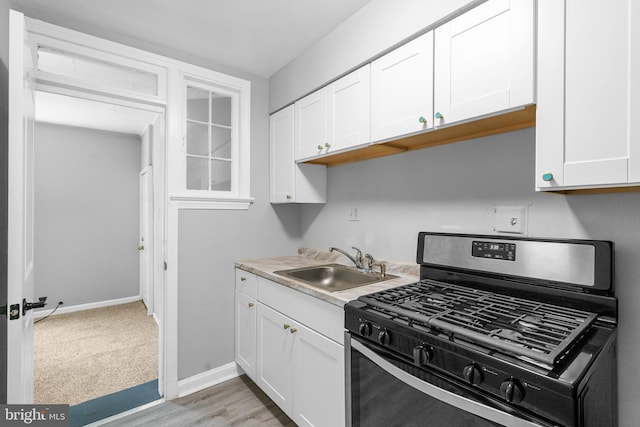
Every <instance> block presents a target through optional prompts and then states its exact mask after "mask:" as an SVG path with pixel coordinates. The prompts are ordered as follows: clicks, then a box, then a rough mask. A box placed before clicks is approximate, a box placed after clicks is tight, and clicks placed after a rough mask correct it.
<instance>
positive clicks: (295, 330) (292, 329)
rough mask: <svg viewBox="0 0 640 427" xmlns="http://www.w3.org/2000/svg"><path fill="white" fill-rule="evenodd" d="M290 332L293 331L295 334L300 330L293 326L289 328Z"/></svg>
mask: <svg viewBox="0 0 640 427" xmlns="http://www.w3.org/2000/svg"><path fill="white" fill-rule="evenodd" d="M289 332H291V333H292V334H295V333H296V332H298V330H297V329H296V328H291V329H289Z"/></svg>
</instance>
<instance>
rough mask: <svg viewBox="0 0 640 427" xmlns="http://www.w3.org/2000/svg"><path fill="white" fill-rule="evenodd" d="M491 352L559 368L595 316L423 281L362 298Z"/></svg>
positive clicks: (432, 281) (520, 299)
mask: <svg viewBox="0 0 640 427" xmlns="http://www.w3.org/2000/svg"><path fill="white" fill-rule="evenodd" d="M361 300H362V301H364V302H366V303H367V304H369V305H371V306H372V307H378V308H380V309H384V310H387V311H391V312H396V313H398V314H401V315H402V316H406V317H407V318H409V319H411V320H415V321H419V322H421V323H424V324H426V325H428V326H429V327H431V328H435V329H438V330H441V331H443V332H447V333H452V334H455V335H458V336H461V337H464V338H466V339H468V340H470V341H473V342H475V343H478V344H481V345H484V346H487V347H489V348H492V349H495V350H500V351H504V352H507V353H509V354H513V355H516V356H524V357H527V358H530V359H532V360H535V361H537V362H541V363H543V364H547V365H553V364H555V363H556V362H557V361H558V359H559V358H560V357H561V356H562V355H563V354H564V352H565V350H566V349H567V348H568V347H569V346H570V345H571V343H573V342H574V341H575V340H577V339H578V338H579V337H580V336H581V335H582V334H583V333H584V331H585V330H586V329H587V328H589V326H590V325H591V324H592V323H593V321H594V320H595V319H596V317H597V316H596V314H594V313H590V312H587V311H582V310H575V309H570V308H566V307H559V306H555V305H551V304H545V303H541V302H537V301H532V300H527V299H524V298H516V297H512V296H507V295H502V294H498V293H494V292H489V291H483V290H479V289H473V288H468V287H464V286H459V285H454V284H451V283H445V282H438V281H435V280H430V279H424V280H422V281H420V282H418V283H414V284H410V285H405V286H402V287H400V288H395V289H392V290H389V291H381V292H377V293H374V294H370V295H367V296H366V297H363V298H361Z"/></svg>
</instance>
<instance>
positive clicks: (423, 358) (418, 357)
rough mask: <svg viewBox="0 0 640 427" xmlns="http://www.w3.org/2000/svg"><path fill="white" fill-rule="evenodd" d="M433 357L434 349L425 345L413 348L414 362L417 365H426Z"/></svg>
mask: <svg viewBox="0 0 640 427" xmlns="http://www.w3.org/2000/svg"><path fill="white" fill-rule="evenodd" d="M432 357H433V354H432V350H431V349H430V348H429V347H425V346H424V345H419V346H416V347H414V348H413V363H414V364H415V365H418V366H420V365H426V364H427V363H429V361H430V360H431V358H432Z"/></svg>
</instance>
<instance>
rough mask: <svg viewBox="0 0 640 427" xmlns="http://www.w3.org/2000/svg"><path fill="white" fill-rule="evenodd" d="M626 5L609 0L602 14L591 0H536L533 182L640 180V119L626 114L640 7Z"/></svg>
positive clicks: (584, 184)
mask: <svg viewBox="0 0 640 427" xmlns="http://www.w3.org/2000/svg"><path fill="white" fill-rule="evenodd" d="M631 6H632V5H631V1H630V0H625V1H618V2H613V3H611V4H610V5H609V4H608V6H607V10H606V14H603V12H602V3H601V2H598V1H596V0H565V1H557V0H540V1H539V3H538V26H539V31H538V74H539V76H538V106H537V108H538V109H537V118H536V187H537V188H539V189H550V188H564V187H573V188H590V187H591V188H593V187H598V186H611V185H626V184H628V183H637V182H640V167H639V166H636V163H637V160H636V162H635V163H634V162H633V158H632V154H633V153H634V152H637V151H638V150H640V142H638V141H639V137H640V125H639V124H636V123H637V120H635V121H633V120H632V119H630V118H631V117H633V113H634V112H635V111H637V108H638V104H637V102H638V100H640V97H639V96H638V85H637V83H636V82H635V80H634V79H633V78H631V77H630V76H633V75H637V74H638V71H640V70H639V69H638V68H639V67H640V63H639V62H638V61H639V60H640V55H639V54H638V53H637V52H638V49H639V48H640V46H639V45H640V33H639V32H638V31H637V29H635V27H634V25H635V24H636V23H638V24H640V19H639V18H638V17H639V16H640V14H639V13H638V12H637V8H633V7H631ZM629 17H631V18H629ZM594 28H597V29H598V30H597V31H594ZM630 35H631V37H630ZM630 43H631V45H630ZM634 94H635V95H634Z"/></svg>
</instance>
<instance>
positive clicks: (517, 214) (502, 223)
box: [493, 206, 527, 234]
mask: <svg viewBox="0 0 640 427" xmlns="http://www.w3.org/2000/svg"><path fill="white" fill-rule="evenodd" d="M493 231H495V232H497V233H510V234H526V233H527V207H526V206H494V207H493Z"/></svg>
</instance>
